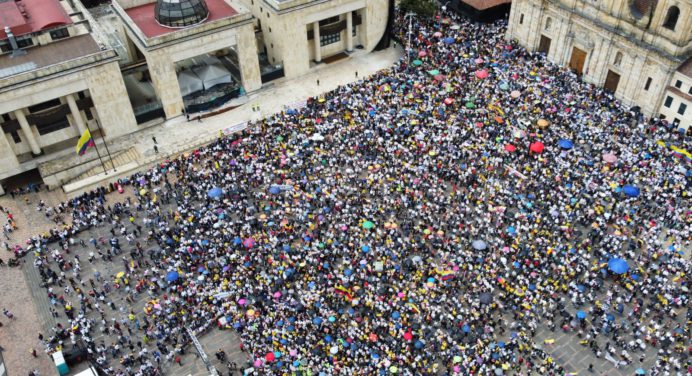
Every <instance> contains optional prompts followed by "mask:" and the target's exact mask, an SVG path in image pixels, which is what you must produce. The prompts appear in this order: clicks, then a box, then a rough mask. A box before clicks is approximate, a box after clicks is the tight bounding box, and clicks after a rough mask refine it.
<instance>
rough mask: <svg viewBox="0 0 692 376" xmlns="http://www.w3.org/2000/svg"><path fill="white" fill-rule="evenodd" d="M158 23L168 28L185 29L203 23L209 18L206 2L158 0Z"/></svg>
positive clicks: (202, 0) (200, 0)
mask: <svg viewBox="0 0 692 376" xmlns="http://www.w3.org/2000/svg"><path fill="white" fill-rule="evenodd" d="M154 12H155V14H154V17H155V18H156V21H157V22H158V23H159V24H161V25H163V26H168V27H185V26H190V25H194V24H198V23H200V22H203V21H204V20H206V19H207V17H209V8H207V4H206V3H205V2H204V0H157V1H156V7H155V8H154Z"/></svg>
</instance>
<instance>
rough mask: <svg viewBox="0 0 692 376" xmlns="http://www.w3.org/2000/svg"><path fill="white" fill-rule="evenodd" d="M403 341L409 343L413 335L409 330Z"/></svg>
mask: <svg viewBox="0 0 692 376" xmlns="http://www.w3.org/2000/svg"><path fill="white" fill-rule="evenodd" d="M404 339H405V340H407V341H411V340H412V339H413V334H412V333H411V329H409V330H408V331H407V332H406V333H404Z"/></svg>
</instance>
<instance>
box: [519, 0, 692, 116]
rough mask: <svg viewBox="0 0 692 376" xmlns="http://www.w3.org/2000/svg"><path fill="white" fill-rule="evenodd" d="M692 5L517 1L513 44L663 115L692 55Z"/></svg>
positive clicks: (686, 1) (679, 1) (678, 0)
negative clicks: (676, 77) (668, 96)
mask: <svg viewBox="0 0 692 376" xmlns="http://www.w3.org/2000/svg"><path fill="white" fill-rule="evenodd" d="M691 12H692V0H659V1H656V0H630V1H615V0H604V1H582V0H550V1H549V0H514V1H513V4H512V10H511V12H510V18H509V26H508V29H507V38H508V39H515V40H517V41H518V42H519V43H520V44H521V45H522V46H524V47H525V48H527V49H528V50H531V51H537V52H541V53H545V54H546V55H547V58H548V60H550V61H552V62H555V63H557V64H559V65H562V66H568V67H570V68H572V69H573V70H575V71H576V72H577V73H578V74H580V75H581V76H582V78H583V80H584V81H586V82H590V83H593V84H596V85H599V86H602V87H604V88H606V89H608V90H610V91H612V92H614V93H615V96H616V98H618V99H620V100H621V101H622V102H623V103H624V104H625V105H631V106H635V105H637V106H639V107H640V108H641V110H642V112H643V113H644V114H646V115H648V116H658V115H659V113H660V112H659V109H660V107H661V104H662V102H663V100H664V93H665V92H666V88H667V87H668V85H669V83H670V82H671V78H672V76H673V74H674V73H675V72H676V70H677V69H678V68H679V67H680V66H681V65H682V64H683V62H684V61H685V60H687V58H688V57H689V56H690V55H691V54H692V18H691V16H690V13H691Z"/></svg>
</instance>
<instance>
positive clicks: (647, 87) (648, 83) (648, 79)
mask: <svg viewBox="0 0 692 376" xmlns="http://www.w3.org/2000/svg"><path fill="white" fill-rule="evenodd" d="M650 86H651V77H649V78H647V79H646V84H645V85H644V90H649V87H650Z"/></svg>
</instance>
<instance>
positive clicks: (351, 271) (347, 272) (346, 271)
mask: <svg viewBox="0 0 692 376" xmlns="http://www.w3.org/2000/svg"><path fill="white" fill-rule="evenodd" d="M351 274H353V270H351V269H346V270H344V275H345V276H346V277H348V276H350V275H351Z"/></svg>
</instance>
